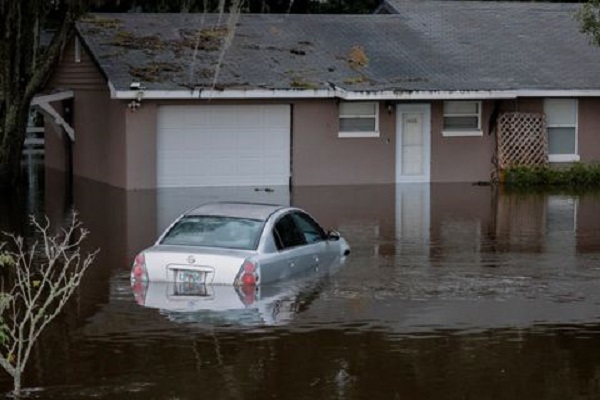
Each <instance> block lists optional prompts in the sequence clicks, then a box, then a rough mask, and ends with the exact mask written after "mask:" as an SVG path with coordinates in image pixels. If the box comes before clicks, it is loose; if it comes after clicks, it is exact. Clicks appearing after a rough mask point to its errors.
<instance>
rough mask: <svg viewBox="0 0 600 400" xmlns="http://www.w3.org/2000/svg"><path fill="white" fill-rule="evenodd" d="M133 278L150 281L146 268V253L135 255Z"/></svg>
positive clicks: (134, 279) (133, 279) (132, 270)
mask: <svg viewBox="0 0 600 400" xmlns="http://www.w3.org/2000/svg"><path fill="white" fill-rule="evenodd" d="M131 280H132V281H139V282H146V281H148V271H147V269H146V257H144V253H140V254H138V255H137V256H135V261H134V262H133V267H132V268H131Z"/></svg>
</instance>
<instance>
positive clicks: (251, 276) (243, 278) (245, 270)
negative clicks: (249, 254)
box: [236, 260, 259, 286]
mask: <svg viewBox="0 0 600 400" xmlns="http://www.w3.org/2000/svg"><path fill="white" fill-rule="evenodd" d="M258 280H259V276H258V268H257V266H256V263H254V262H252V261H249V260H246V261H244V263H243V264H242V266H241V268H240V272H238V278H237V279H236V284H237V285H238V286H256V284H257V283H258Z"/></svg>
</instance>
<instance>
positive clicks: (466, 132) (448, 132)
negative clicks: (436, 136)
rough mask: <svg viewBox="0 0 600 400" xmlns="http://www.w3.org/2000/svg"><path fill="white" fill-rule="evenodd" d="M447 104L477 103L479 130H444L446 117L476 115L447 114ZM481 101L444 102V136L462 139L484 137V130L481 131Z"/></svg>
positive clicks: (470, 115) (469, 115)
mask: <svg viewBox="0 0 600 400" xmlns="http://www.w3.org/2000/svg"><path fill="white" fill-rule="evenodd" d="M446 102H469V103H477V129H456V130H452V129H444V118H446V117H472V116H473V115H475V114H446V107H445V103H446ZM481 103H482V102H481V101H472V100H446V101H444V103H443V105H442V107H443V108H444V109H443V110H442V136H443V137H462V136H467V137H469V136H471V137H476V136H483V130H482V129H481V108H482V107H481Z"/></svg>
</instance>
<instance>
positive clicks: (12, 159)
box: [0, 102, 29, 187]
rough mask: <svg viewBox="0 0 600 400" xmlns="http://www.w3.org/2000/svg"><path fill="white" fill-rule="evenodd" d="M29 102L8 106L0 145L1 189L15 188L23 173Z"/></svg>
mask: <svg viewBox="0 0 600 400" xmlns="http://www.w3.org/2000/svg"><path fill="white" fill-rule="evenodd" d="M28 116H29V102H27V103H26V105H25V106H24V105H22V104H15V105H12V106H10V105H9V106H8V108H7V110H6V114H5V116H4V126H3V129H2V135H1V137H2V142H1V145H0V187H8V186H14V185H15V184H16V183H17V181H18V180H19V176H20V172H21V154H22V152H23V142H24V141H25V132H26V129H27V119H28Z"/></svg>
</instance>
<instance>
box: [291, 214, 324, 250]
mask: <svg viewBox="0 0 600 400" xmlns="http://www.w3.org/2000/svg"><path fill="white" fill-rule="evenodd" d="M292 217H293V218H294V221H295V222H296V225H297V226H298V228H299V229H300V231H301V232H302V235H303V236H304V239H305V240H306V242H307V243H316V242H321V241H323V240H325V238H326V236H327V235H326V234H325V231H324V230H323V228H321V226H319V224H318V223H317V222H316V221H315V220H314V219H312V218H311V217H310V216H309V215H308V214H305V213H301V212H295V213H293V214H292Z"/></svg>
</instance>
